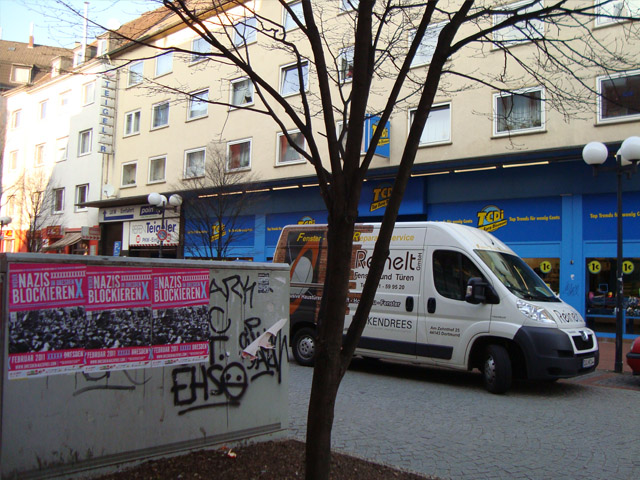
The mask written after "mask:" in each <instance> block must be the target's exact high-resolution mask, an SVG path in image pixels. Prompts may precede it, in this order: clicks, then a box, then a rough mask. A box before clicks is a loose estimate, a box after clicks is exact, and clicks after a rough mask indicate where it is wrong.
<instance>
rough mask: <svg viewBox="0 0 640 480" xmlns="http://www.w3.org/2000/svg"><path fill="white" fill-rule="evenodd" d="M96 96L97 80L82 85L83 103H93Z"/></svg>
mask: <svg viewBox="0 0 640 480" xmlns="http://www.w3.org/2000/svg"><path fill="white" fill-rule="evenodd" d="M95 96H96V82H89V83H85V84H84V85H82V105H89V104H91V103H93V101H94V100H95Z"/></svg>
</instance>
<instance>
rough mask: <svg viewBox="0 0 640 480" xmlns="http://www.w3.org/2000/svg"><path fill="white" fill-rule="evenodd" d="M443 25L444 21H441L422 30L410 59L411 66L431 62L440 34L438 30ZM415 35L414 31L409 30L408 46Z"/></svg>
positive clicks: (440, 29)
mask: <svg viewBox="0 0 640 480" xmlns="http://www.w3.org/2000/svg"><path fill="white" fill-rule="evenodd" d="M445 25H446V23H444V22H443V23H438V24H435V25H429V26H428V27H427V30H426V32H424V36H423V37H422V40H421V41H420V46H419V47H418V50H416V54H415V56H414V57H413V60H412V61H411V66H412V67H416V66H418V65H427V64H429V63H431V59H432V58H433V52H434V51H435V49H436V44H437V43H438V35H440V32H441V31H442V28H443V27H444V26H445ZM415 37H416V31H415V30H411V31H410V32H409V46H410V45H411V44H412V43H413V39H414V38H415Z"/></svg>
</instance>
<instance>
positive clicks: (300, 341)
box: [292, 328, 316, 367]
mask: <svg viewBox="0 0 640 480" xmlns="http://www.w3.org/2000/svg"><path fill="white" fill-rule="evenodd" d="M292 346H293V357H294V358H295V359H296V362H298V363H299V364H300V365H303V366H305V367H310V366H312V365H313V357H314V356H315V354H316V332H315V330H313V329H312V328H301V329H300V330H298V331H297V332H296V334H295V335H294V336H293V345H292Z"/></svg>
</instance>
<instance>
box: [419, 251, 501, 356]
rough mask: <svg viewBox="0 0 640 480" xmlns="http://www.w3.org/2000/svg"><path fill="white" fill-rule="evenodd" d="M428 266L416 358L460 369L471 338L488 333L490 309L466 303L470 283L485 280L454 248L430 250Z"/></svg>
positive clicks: (468, 259)
mask: <svg viewBox="0 0 640 480" xmlns="http://www.w3.org/2000/svg"><path fill="white" fill-rule="evenodd" d="M427 264H428V269H429V270H428V271H427V272H426V274H425V296H424V298H425V302H426V304H425V314H424V315H423V316H422V317H421V321H420V323H419V326H418V348H417V355H418V356H419V357H420V356H425V357H429V358H431V359H433V360H434V361H435V362H436V364H438V365H443V366H462V365H464V363H465V358H466V355H467V352H468V349H469V347H470V345H471V341H472V340H473V338H474V337H475V336H477V335H479V334H482V333H487V332H489V323H490V319H491V307H492V306H491V305H488V304H479V305H473V304H471V303H468V302H466V301H465V294H466V289H467V283H468V282H469V279H470V278H472V277H480V278H483V279H485V280H486V277H485V276H484V275H483V274H482V272H481V270H480V269H479V268H478V266H477V265H476V264H475V263H474V262H473V261H472V260H471V259H470V258H469V256H468V255H466V254H465V252H463V251H462V250H459V249H455V248H448V247H429V248H428V249H427Z"/></svg>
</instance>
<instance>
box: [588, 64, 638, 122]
mask: <svg viewBox="0 0 640 480" xmlns="http://www.w3.org/2000/svg"><path fill="white" fill-rule="evenodd" d="M637 119H640V70H636V71H634V72H630V73H626V74H618V75H615V76H614V75H612V76H607V77H600V78H598V121H599V122H607V121H616V120H637Z"/></svg>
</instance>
